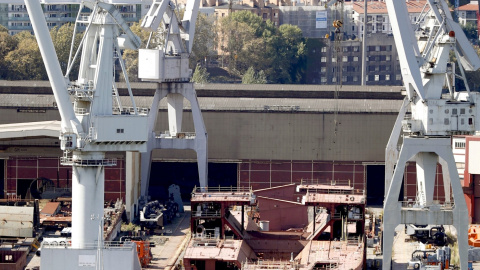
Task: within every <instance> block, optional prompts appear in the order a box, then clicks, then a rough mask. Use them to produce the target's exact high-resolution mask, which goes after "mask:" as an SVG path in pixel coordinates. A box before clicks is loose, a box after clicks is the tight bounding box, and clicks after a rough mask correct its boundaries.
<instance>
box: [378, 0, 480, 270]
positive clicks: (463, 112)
mask: <svg viewBox="0 0 480 270" xmlns="http://www.w3.org/2000/svg"><path fill="white" fill-rule="evenodd" d="M386 3H387V9H388V15H389V18H390V22H391V23H392V30H393V34H394V37H395V44H396V47H397V51H398V56H399V60H400V65H401V69H402V75H403V81H404V85H405V88H406V94H407V97H406V98H405V100H404V102H403V105H402V108H401V110H400V113H399V115H398V117H397V120H396V122H395V126H394V128H393V131H392V134H391V136H390V139H389V142H388V144H387V148H386V157H385V201H384V233H383V269H384V270H388V269H390V265H391V256H392V247H393V239H394V234H395V228H396V227H397V225H399V224H415V225H453V226H454V227H455V228H456V230H457V236H458V246H459V253H460V266H461V269H467V259H468V258H467V255H468V242H467V229H468V228H467V227H468V210H467V206H466V203H465V198H464V195H463V190H462V186H461V183H460V179H459V176H458V171H457V168H456V164H455V160H454V157H453V153H452V147H451V136H452V135H456V134H463V135H465V134H474V133H475V131H477V130H478V127H480V123H479V122H478V120H477V119H478V118H477V115H480V114H479V112H478V110H479V108H478V105H477V104H478V103H479V101H480V95H479V93H472V92H470V90H469V88H468V83H467V81H466V80H465V74H464V70H465V69H466V70H476V69H478V68H479V67H480V59H479V58H478V55H477V54H476V52H475V51H474V49H473V47H472V46H471V44H470V43H469V41H468V40H467V38H466V37H465V34H464V33H463V31H462V29H461V28H460V26H459V25H458V24H457V23H455V22H454V20H453V18H452V16H451V13H450V11H449V8H448V6H447V4H446V3H445V1H443V0H439V1H434V0H427V3H426V6H425V8H424V9H423V12H422V15H421V16H420V17H421V19H419V20H418V22H421V21H422V20H424V24H423V25H422V26H421V27H420V26H419V25H418V26H417V28H416V31H415V33H414V32H413V31H412V25H411V24H410V23H405V22H410V19H409V14H408V11H407V7H406V3H405V1H397V0H387V1H386ZM451 52H453V53H454V54H455V56H456V59H457V65H456V66H458V68H459V70H460V74H461V75H459V76H458V77H459V78H461V79H463V80H464V82H465V85H466V89H465V91H458V89H457V90H456V89H455V86H454V83H453V82H454V80H453V78H454V77H455V72H454V70H453V67H454V66H455V65H454V63H452V62H451V61H450V57H449V56H450V53H451ZM443 89H448V94H446V95H445V94H442V91H443ZM408 109H410V110H411V114H410V115H407V113H406V112H407V110H408ZM402 130H403V132H404V137H403V144H402V146H401V148H400V149H398V148H397V144H398V142H399V138H400V135H401V133H402ZM408 161H415V162H416V167H417V179H416V180H417V181H416V182H417V192H416V201H415V203H414V204H413V206H411V205H410V204H404V203H402V202H399V201H398V197H399V193H400V189H401V186H402V183H403V176H404V172H405V166H406V164H407V162H408ZM437 163H439V164H440V165H441V166H442V172H443V182H444V193H445V201H444V202H442V203H438V202H437V201H435V200H434V190H435V186H436V184H437V183H436V181H435V180H436V172H437V170H436V169H437ZM450 190H451V191H452V193H451V192H450ZM452 195H453V196H452Z"/></svg>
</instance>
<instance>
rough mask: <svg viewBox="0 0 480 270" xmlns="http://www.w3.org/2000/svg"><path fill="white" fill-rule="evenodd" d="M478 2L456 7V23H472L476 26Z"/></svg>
mask: <svg viewBox="0 0 480 270" xmlns="http://www.w3.org/2000/svg"><path fill="white" fill-rule="evenodd" d="M478 12H479V11H478V1H470V3H468V4H466V5H463V6H460V7H458V22H459V23H460V24H461V25H466V24H467V23H472V24H474V25H477V13H478Z"/></svg>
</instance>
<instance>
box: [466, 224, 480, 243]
mask: <svg viewBox="0 0 480 270" xmlns="http://www.w3.org/2000/svg"><path fill="white" fill-rule="evenodd" d="M468 244H469V245H470V246H472V247H480V225H470V228H469V229H468Z"/></svg>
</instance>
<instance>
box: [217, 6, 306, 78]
mask: <svg viewBox="0 0 480 270" xmlns="http://www.w3.org/2000/svg"><path fill="white" fill-rule="evenodd" d="M218 32H219V36H220V37H219V42H220V44H221V49H222V51H223V52H224V53H226V55H227V59H228V68H229V70H230V72H232V73H240V74H244V73H245V72H246V71H247V70H248V69H249V68H250V67H254V69H255V70H258V71H260V70H263V71H264V73H265V76H266V78H267V79H268V81H270V82H273V83H300V82H302V79H303V77H304V76H303V73H304V70H305V68H304V66H305V55H306V54H305V39H304V38H303V35H302V31H301V30H300V28H298V26H293V25H281V26H280V27H279V28H277V27H275V25H274V24H273V23H272V22H271V21H269V20H267V21H263V19H262V18H261V17H259V16H257V15H256V14H253V13H251V12H249V11H240V12H234V13H232V14H230V15H229V16H227V17H224V18H222V19H221V20H220V24H219V31H218Z"/></svg>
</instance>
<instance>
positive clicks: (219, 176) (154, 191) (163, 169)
mask: <svg viewBox="0 0 480 270" xmlns="http://www.w3.org/2000/svg"><path fill="white" fill-rule="evenodd" d="M237 168H238V164H237V163H209V164H208V186H210V187H218V186H222V187H229V186H234V187H236V186H237V174H238V173H237ZM172 184H176V185H178V186H179V187H180V191H181V193H182V200H183V201H184V202H187V201H190V194H191V193H192V191H193V188H194V187H195V186H198V185H199V179H198V168H197V163H196V162H168V161H163V162H152V165H151V171H150V187H149V190H148V194H149V195H150V197H151V199H152V200H159V201H163V200H165V199H166V198H167V196H168V187H169V186H170V185H172Z"/></svg>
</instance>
